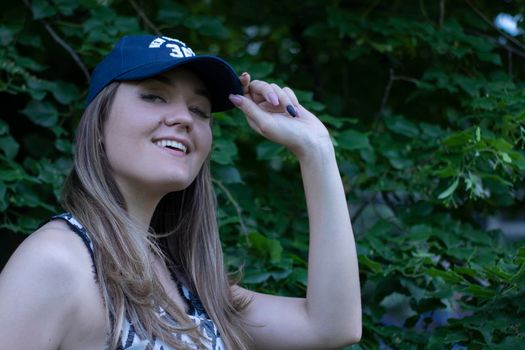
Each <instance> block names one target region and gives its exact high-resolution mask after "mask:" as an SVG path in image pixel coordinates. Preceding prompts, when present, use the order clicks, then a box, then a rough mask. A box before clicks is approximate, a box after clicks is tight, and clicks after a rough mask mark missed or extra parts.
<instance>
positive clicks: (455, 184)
mask: <svg viewBox="0 0 525 350" xmlns="http://www.w3.org/2000/svg"><path fill="white" fill-rule="evenodd" d="M458 185H459V177H458V178H456V179H455V180H454V182H452V184H451V185H450V186H449V187H448V188H447V189H446V190H444V191H443V192H441V193H440V194H439V196H438V199H445V198H447V197H450V196H451V195H452V194H453V193H454V191H456V188H458Z"/></svg>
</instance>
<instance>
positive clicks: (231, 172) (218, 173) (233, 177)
mask: <svg viewBox="0 0 525 350" xmlns="http://www.w3.org/2000/svg"><path fill="white" fill-rule="evenodd" d="M213 172H214V173H215V178H217V179H218V180H219V181H221V182H222V183H225V184H230V183H242V179H241V174H240V173H239V170H238V169H237V168H235V167H232V166H227V167H225V166H218V167H214V168H213Z"/></svg>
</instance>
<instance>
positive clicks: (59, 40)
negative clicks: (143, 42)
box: [0, 0, 525, 349]
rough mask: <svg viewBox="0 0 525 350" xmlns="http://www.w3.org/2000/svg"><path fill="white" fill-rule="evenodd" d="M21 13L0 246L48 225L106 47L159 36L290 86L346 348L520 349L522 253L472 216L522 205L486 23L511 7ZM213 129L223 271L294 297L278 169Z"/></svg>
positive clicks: (199, 7)
mask: <svg viewBox="0 0 525 350" xmlns="http://www.w3.org/2000/svg"><path fill="white" fill-rule="evenodd" d="M24 3H25V2H24V1H22V2H20V3H18V4H16V5H12V4H7V3H4V4H2V5H0V9H1V11H0V13H1V15H0V16H1V17H2V21H1V22H0V23H1V25H0V96H1V98H2V102H3V106H4V109H3V116H2V120H0V160H1V162H0V209H1V210H2V214H1V220H0V228H1V229H2V230H3V231H6V230H7V231H11V232H16V233H21V234H28V233H29V232H31V231H32V230H34V229H35V227H36V226H37V225H38V223H39V222H40V221H42V220H44V219H46V218H47V217H49V216H50V215H51V214H53V213H55V212H57V211H59V210H60V209H59V207H58V197H59V193H60V186H61V184H62V183H63V180H64V177H65V175H66V173H67V172H68V170H69V169H70V167H71V157H72V142H73V135H74V128H75V125H76V123H77V122H78V120H79V117H80V115H81V112H82V108H83V101H84V99H85V97H86V90H87V75H86V73H87V71H89V70H92V69H93V68H94V66H95V64H96V63H97V62H98V60H99V59H100V58H101V57H102V56H103V55H104V54H105V53H107V52H108V51H109V50H110V49H111V47H112V45H113V44H114V43H115V42H116V40H117V38H118V37H120V36H121V35H123V34H132V33H142V32H150V33H151V32H162V33H163V34H165V35H169V36H173V37H177V38H180V39H182V40H184V41H186V42H188V43H191V46H192V48H193V49H194V50H195V51H197V52H207V53H212V54H218V55H220V56H223V57H225V58H227V59H228V60H229V61H231V62H232V63H233V64H234V66H235V67H236V68H237V70H238V71H239V73H240V72H242V71H244V70H247V71H249V72H250V73H251V74H252V76H253V77H254V78H255V79H268V80H271V81H275V82H278V83H282V84H286V85H290V86H292V87H294V88H296V91H297V95H298V97H299V99H300V100H301V102H302V103H303V104H304V106H305V107H307V108H309V109H310V110H312V111H313V112H315V113H316V114H317V115H318V116H319V117H320V118H321V120H323V122H324V123H325V124H326V125H327V126H328V127H329V128H330V130H331V134H332V138H333V141H334V144H335V145H336V151H337V157H338V160H339V164H340V169H341V173H342V176H343V180H344V183H345V186H346V188H347V195H348V198H349V200H350V203H349V204H350V207H351V208H352V211H351V212H352V214H353V221H354V226H355V233H356V236H357V240H358V253H359V262H360V271H361V276H360V278H361V283H362V292H363V303H364V304H363V311H364V327H363V328H364V336H363V340H362V342H361V343H360V344H359V345H357V346H355V348H363V349H376V348H384V349H388V348H396V349H397V348H400V349H419V348H429V349H442V348H452V347H455V348H463V347H468V348H469V349H486V348H489V349H509V348H516V349H517V348H521V347H523V344H524V343H525V322H524V320H525V303H523V301H522V300H523V297H524V296H525V295H524V287H523V286H524V284H525V247H524V246H523V243H522V242H521V243H520V242H514V243H511V242H508V241H506V240H505V239H504V238H503V237H502V236H501V233H500V232H498V231H487V230H486V229H485V228H484V227H485V226H484V218H486V217H488V216H490V215H493V214H495V213H502V212H503V213H516V212H519V210H520V208H522V205H523V193H524V186H523V177H524V173H525V152H524V148H525V98H524V97H525V93H524V91H525V90H524V85H523V83H522V82H523V80H524V78H525V72H524V71H523V68H522V67H523V64H524V60H523V57H525V56H524V54H525V47H524V44H525V43H524V42H523V39H522V37H521V36H520V37H517V38H515V39H513V40H511V39H510V38H509V37H508V36H507V37H504V36H503V35H502V33H501V32H499V31H498V30H497V29H496V28H495V27H494V26H493V24H492V20H493V19H494V18H495V16H496V15H497V14H498V13H500V12H506V13H510V14H517V13H523V11H524V10H525V9H524V8H523V6H522V5H519V4H518V3H517V2H494V1H488V0H483V1H476V2H473V1H464V2H463V1H457V2H456V1H454V2H452V1H439V2H435V1H426V0H418V1H415V0H414V1H411V0H409V1H402V2H399V1H397V2H388V1H374V2H368V1H357V0H355V1H341V2H338V1H328V2H326V1H314V0H307V1H303V2H301V3H300V2H276V3H272V2H266V3H264V4H259V5H258V8H257V9H256V10H254V8H253V3H252V2H249V1H246V0H241V1H235V2H232V1H226V2H224V1H222V2H219V1H191V2H190V1H179V2H177V3H175V2H173V1H168V0H157V1H147V2H146V1H144V2H138V1H124V0H113V1H94V0H82V1H72V0H38V1H36V0H33V1H32V2H31V5H30V6H29V7H28V6H26V5H24ZM28 3H29V2H28ZM474 3H475V4H474ZM254 11H257V12H256V13H254ZM213 128H214V146H213V155H212V167H213V174H214V184H215V187H216V193H217V197H218V200H219V204H220V206H219V212H218V214H219V220H220V229H221V236H222V239H223V243H224V248H225V253H226V262H227V265H228V268H230V269H231V270H232V271H238V270H239V269H241V268H243V267H244V279H243V283H244V284H245V285H246V286H248V287H250V288H253V289H257V290H260V291H264V292H271V293H279V294H284V295H303V294H304V292H305V290H306V282H307V274H306V268H307V262H306V259H307V250H308V245H307V237H308V223H307V218H306V209H305V204H304V196H303V193H302V186H301V182H300V174H299V169H298V166H297V162H296V161H295V160H294V159H293V157H291V155H290V154H289V153H288V152H287V151H286V150H284V149H283V148H282V147H280V146H278V145H273V144H271V143H269V142H267V141H265V140H262V139H261V138H259V137H257V136H254V133H253V132H252V131H251V130H250V128H249V127H248V126H247V124H246V123H245V122H244V121H243V117H242V115H240V113H239V112H237V111H232V112H228V113H219V114H217V115H216V116H215V123H214V126H213ZM326 235H327V239H329V235H330V232H326ZM8 253H10V252H8ZM327 288H337V286H327Z"/></svg>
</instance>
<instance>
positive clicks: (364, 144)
mask: <svg viewBox="0 0 525 350" xmlns="http://www.w3.org/2000/svg"><path fill="white" fill-rule="evenodd" d="M337 142H338V143H339V147H340V148H343V149H346V150H350V151H352V150H356V149H366V148H371V146H370V141H369V139H368V135H367V134H365V133H362V132H359V131H356V130H346V131H343V132H342V133H341V134H340V135H339V137H338V138H337Z"/></svg>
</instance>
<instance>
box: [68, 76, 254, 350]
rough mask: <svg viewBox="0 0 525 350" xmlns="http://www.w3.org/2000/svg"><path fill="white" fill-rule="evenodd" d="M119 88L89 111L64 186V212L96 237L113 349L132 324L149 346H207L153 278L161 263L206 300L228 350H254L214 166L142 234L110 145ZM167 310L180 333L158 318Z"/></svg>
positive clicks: (165, 201) (165, 205) (170, 198)
mask: <svg viewBox="0 0 525 350" xmlns="http://www.w3.org/2000/svg"><path fill="white" fill-rule="evenodd" d="M118 86H119V83H112V84H110V85H108V86H107V87H106V88H105V89H104V90H103V91H102V92H101V93H100V94H99V95H98V96H97V97H96V98H95V99H94V100H93V101H92V102H91V103H90V104H89V106H88V107H87V108H86V110H85V112H84V114H83V116H82V118H81V120H80V123H79V125H78V129H77V135H76V148H75V163H74V167H73V169H72V171H71V173H70V174H69V176H68V178H67V180H66V183H65V185H64V189H63V193H62V205H63V207H64V209H65V210H67V211H69V212H71V213H72V214H73V215H74V216H75V217H76V218H77V219H78V220H79V221H80V222H81V223H82V224H83V225H84V226H85V227H86V229H87V230H88V231H89V233H90V237H91V239H92V241H93V245H94V260H95V269H96V272H97V280H98V283H99V285H100V290H101V293H102V297H103V301H104V304H105V307H106V310H107V313H106V314H107V315H106V316H107V320H106V321H107V323H108V324H110V334H109V336H108V342H107V344H108V346H109V347H110V348H111V349H113V348H116V347H117V346H118V345H119V344H118V342H119V337H120V329H121V328H122V324H123V322H124V319H125V318H126V317H127V318H128V319H129V321H130V322H131V323H132V324H133V325H134V327H135V330H136V332H137V334H138V335H139V336H140V337H142V338H147V339H154V338H156V339H161V340H163V341H164V342H165V343H167V344H168V345H170V346H172V347H174V348H177V349H186V348H187V346H184V344H182V343H181V342H180V340H177V338H176V333H179V334H180V333H186V334H187V335H188V336H190V338H192V339H193V340H194V341H195V342H196V343H197V344H201V345H202V342H201V340H202V336H201V334H199V331H198V329H197V327H196V326H195V325H194V324H193V323H192V322H191V320H190V319H189V317H188V316H187V315H186V313H185V312H184V310H180V308H179V307H177V306H176V305H175V303H174V302H173V301H172V300H171V299H170V298H169V297H168V295H167V294H166V291H165V290H164V288H163V287H162V285H161V283H160V280H159V277H158V276H157V274H156V273H155V271H154V268H153V265H154V264H153V261H152V259H153V258H154V257H158V258H160V259H158V260H160V261H162V263H163V264H165V266H166V267H167V268H169V269H170V270H171V271H173V272H174V273H175V274H176V275H177V276H178V278H179V279H182V280H183V281H184V283H186V285H187V287H188V288H189V289H190V290H191V291H192V292H193V293H195V294H196V295H197V296H198V297H199V299H200V300H201V302H202V304H203V306H204V307H205V309H206V312H207V313H208V315H209V316H210V317H211V319H212V320H213V321H214V322H215V324H216V325H217V328H218V329H219V332H220V334H221V338H222V339H223V341H224V343H225V345H226V347H227V348H228V349H231V350H244V349H248V348H249V344H250V340H249V337H248V335H247V333H246V331H245V329H244V324H243V322H242V321H241V317H240V314H239V313H240V312H241V311H242V309H243V308H244V307H245V306H246V305H247V303H248V301H246V300H241V299H239V298H237V297H235V296H234V295H232V292H231V288H230V282H229V280H228V275H227V273H226V271H225V269H224V263H223V256H222V248H221V244H220V240H219V234H218V226H217V219H216V202H215V196H214V193H213V188H212V185H211V175H210V170H209V160H207V161H206V162H205V164H204V165H203V166H202V168H201V170H200V172H199V174H198V175H197V177H196V179H195V180H194V181H193V183H192V184H191V185H190V186H189V187H188V188H186V189H185V190H183V191H179V192H172V193H169V194H167V195H166V196H164V198H162V200H161V201H160V203H159V205H158V206H157V208H156V210H155V213H154V214H153V218H152V220H151V226H150V230H149V231H148V232H141V231H144V230H143V229H141V228H140V227H138V226H137V225H136V224H135V223H134V221H133V220H131V218H130V217H129V216H128V214H127V212H126V204H125V201H124V198H123V196H122V194H121V192H120V191H119V189H118V186H117V184H116V182H115V180H114V178H113V176H112V174H111V170H110V169H111V167H110V164H109V163H108V160H107V157H106V154H105V150H104V146H103V142H102V141H101V140H102V135H103V125H104V122H105V120H106V119H107V117H108V115H109V112H110V110H111V105H112V102H113V100H114V97H115V94H116V91H117V89H118ZM159 307H162V308H163V309H164V310H166V312H167V313H168V314H169V315H170V316H171V317H172V318H173V319H174V320H175V321H176V325H173V323H170V322H166V320H163V319H162V318H161V317H159V314H158V310H159Z"/></svg>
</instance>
